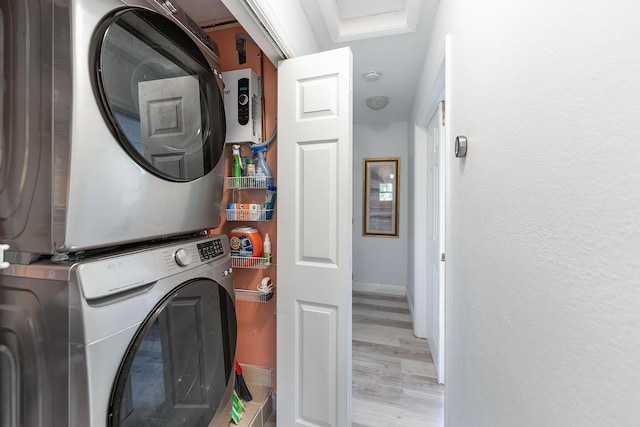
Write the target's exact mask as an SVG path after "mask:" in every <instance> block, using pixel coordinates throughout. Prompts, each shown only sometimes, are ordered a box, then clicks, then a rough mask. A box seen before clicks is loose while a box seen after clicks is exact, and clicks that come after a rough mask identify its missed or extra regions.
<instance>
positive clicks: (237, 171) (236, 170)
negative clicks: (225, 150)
mask: <svg viewBox="0 0 640 427" xmlns="http://www.w3.org/2000/svg"><path fill="white" fill-rule="evenodd" d="M232 148H233V151H232V152H233V166H232V171H233V173H232V175H233V178H234V179H233V188H240V186H241V185H240V184H241V182H242V178H241V177H242V160H241V159H240V145H239V144H234V145H233V147H232Z"/></svg>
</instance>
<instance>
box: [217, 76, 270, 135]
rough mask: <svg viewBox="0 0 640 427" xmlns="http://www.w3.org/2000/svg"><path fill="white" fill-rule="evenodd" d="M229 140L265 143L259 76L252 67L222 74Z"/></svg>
mask: <svg viewBox="0 0 640 427" xmlns="http://www.w3.org/2000/svg"><path fill="white" fill-rule="evenodd" d="M222 81H223V82H224V107H225V113H226V116H227V138H226V142H227V143H236V142H253V143H260V142H262V102H261V96H260V93H261V90H260V83H261V82H260V78H259V77H258V75H257V74H256V73H254V72H253V70H251V69H250V68H247V69H244V70H235V71H227V72H224V73H222Z"/></svg>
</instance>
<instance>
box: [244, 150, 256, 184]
mask: <svg viewBox="0 0 640 427" xmlns="http://www.w3.org/2000/svg"><path fill="white" fill-rule="evenodd" d="M244 165H245V168H244V169H245V176H246V177H247V180H246V181H245V182H246V185H245V187H249V188H253V187H255V185H256V184H255V177H256V165H255V164H254V163H253V159H252V158H251V157H249V156H247V157H245V158H244Z"/></svg>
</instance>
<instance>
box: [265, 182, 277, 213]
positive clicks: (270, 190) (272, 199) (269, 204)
mask: <svg viewBox="0 0 640 427" xmlns="http://www.w3.org/2000/svg"><path fill="white" fill-rule="evenodd" d="M276 191H277V188H276V186H275V185H270V186H268V187H267V191H266V192H265V193H264V212H265V219H266V220H269V219H271V218H272V217H273V209H274V208H275V205H276Z"/></svg>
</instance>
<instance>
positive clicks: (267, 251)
mask: <svg viewBox="0 0 640 427" xmlns="http://www.w3.org/2000/svg"><path fill="white" fill-rule="evenodd" d="M262 248H263V249H262V257H263V258H264V265H271V240H270V239H269V233H267V234H265V236H264V242H263V243H262Z"/></svg>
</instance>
